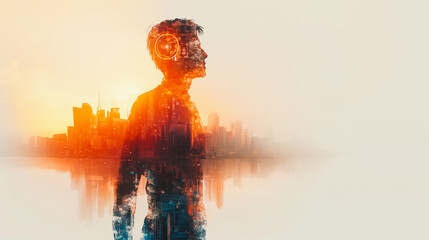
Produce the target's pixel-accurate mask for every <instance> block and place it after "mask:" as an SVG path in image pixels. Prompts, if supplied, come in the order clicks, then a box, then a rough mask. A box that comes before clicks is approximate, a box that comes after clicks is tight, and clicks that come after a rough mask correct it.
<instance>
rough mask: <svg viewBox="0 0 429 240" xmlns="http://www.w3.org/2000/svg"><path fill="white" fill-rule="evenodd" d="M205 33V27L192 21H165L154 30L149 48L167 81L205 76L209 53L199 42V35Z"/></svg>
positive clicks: (150, 35)
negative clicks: (169, 79) (206, 60)
mask: <svg viewBox="0 0 429 240" xmlns="http://www.w3.org/2000/svg"><path fill="white" fill-rule="evenodd" d="M202 33H203V28H202V27H201V26H199V25H198V24H196V23H195V22H194V21H192V20H188V19H178V18H176V19H173V20H165V21H163V22H161V23H159V24H158V25H156V26H154V27H152V29H151V30H150V32H149V35H148V38H147V47H148V49H149V52H150V55H151V56H152V60H153V61H154V62H155V64H156V66H157V68H159V69H160V70H161V71H162V73H163V74H164V76H165V77H166V78H167V79H168V78H172V79H173V78H187V79H192V78H197V77H204V76H205V74H206V67H205V61H204V60H205V59H206V58H207V54H206V52H204V50H203V49H202V48H201V45H200V40H199V39H198V34H202Z"/></svg>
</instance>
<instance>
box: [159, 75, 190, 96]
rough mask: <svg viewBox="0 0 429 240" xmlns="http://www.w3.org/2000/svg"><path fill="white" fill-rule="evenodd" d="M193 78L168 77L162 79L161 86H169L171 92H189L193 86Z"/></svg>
mask: <svg viewBox="0 0 429 240" xmlns="http://www.w3.org/2000/svg"><path fill="white" fill-rule="evenodd" d="M192 80H193V79H190V78H166V77H164V79H163V80H162V83H161V86H162V87H165V88H167V89H168V90H170V91H171V92H174V93H178V94H188V91H189V89H190V88H191V84H192Z"/></svg>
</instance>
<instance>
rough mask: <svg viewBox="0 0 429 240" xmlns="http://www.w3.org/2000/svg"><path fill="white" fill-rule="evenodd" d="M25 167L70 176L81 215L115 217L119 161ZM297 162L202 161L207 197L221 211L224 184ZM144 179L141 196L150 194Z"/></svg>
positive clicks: (39, 161) (60, 161) (36, 161)
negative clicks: (145, 189) (113, 207)
mask: <svg viewBox="0 0 429 240" xmlns="http://www.w3.org/2000/svg"><path fill="white" fill-rule="evenodd" d="M29 159H30V160H28V161H27V163H26V164H25V165H27V164H28V166H31V167H36V168H40V169H46V170H55V171H58V172H62V173H68V174H69V176H70V179H71V186H70V189H72V190H76V191H77V193H78V216H79V218H80V219H81V220H93V219H96V218H102V217H105V216H106V215H111V214H112V206H113V200H114V194H115V186H116V181H117V177H118V171H119V161H120V160H119V159H93V158H87V159H79V158H29ZM295 161H296V160H283V159H237V158H221V159H204V160H203V161H202V169H203V174H204V178H203V184H204V198H205V199H206V201H209V202H213V203H215V204H216V206H217V208H218V209H221V208H222V206H223V204H224V196H223V191H224V184H225V182H226V181H228V180H231V181H232V183H233V185H234V186H237V187H241V186H242V181H243V179H244V178H267V177H268V176H269V175H270V173H272V172H274V171H289V170H288V169H287V168H285V167H286V166H292V165H293V162H295ZM145 185H146V178H144V177H142V181H141V182H140V184H139V190H138V193H137V194H138V196H144V195H146V193H145V191H144V186H145Z"/></svg>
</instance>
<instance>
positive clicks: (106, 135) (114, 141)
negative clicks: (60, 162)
mask: <svg viewBox="0 0 429 240" xmlns="http://www.w3.org/2000/svg"><path fill="white" fill-rule="evenodd" d="M127 127H128V120H126V119H121V118H120V113H119V108H111V109H110V111H107V112H106V110H104V109H101V108H97V112H96V113H95V114H94V113H93V110H92V107H91V106H90V105H89V104H88V103H83V104H82V106H81V107H73V126H68V127H67V133H60V134H54V135H53V136H52V137H51V138H49V137H40V136H38V137H37V138H36V137H30V139H29V148H30V150H32V151H31V152H32V153H33V154H35V155H40V156H50V157H116V156H119V154H120V152H121V150H122V142H123V139H124V136H125V131H126V129H127Z"/></svg>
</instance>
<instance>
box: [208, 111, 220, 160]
mask: <svg viewBox="0 0 429 240" xmlns="http://www.w3.org/2000/svg"><path fill="white" fill-rule="evenodd" d="M218 132H219V116H218V115H217V113H215V112H214V113H210V115H209V121H208V126H207V133H208V134H210V135H211V141H210V145H209V146H207V154H209V155H213V156H215V155H216V153H217V152H218V150H219V149H218V146H219V134H218Z"/></svg>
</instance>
